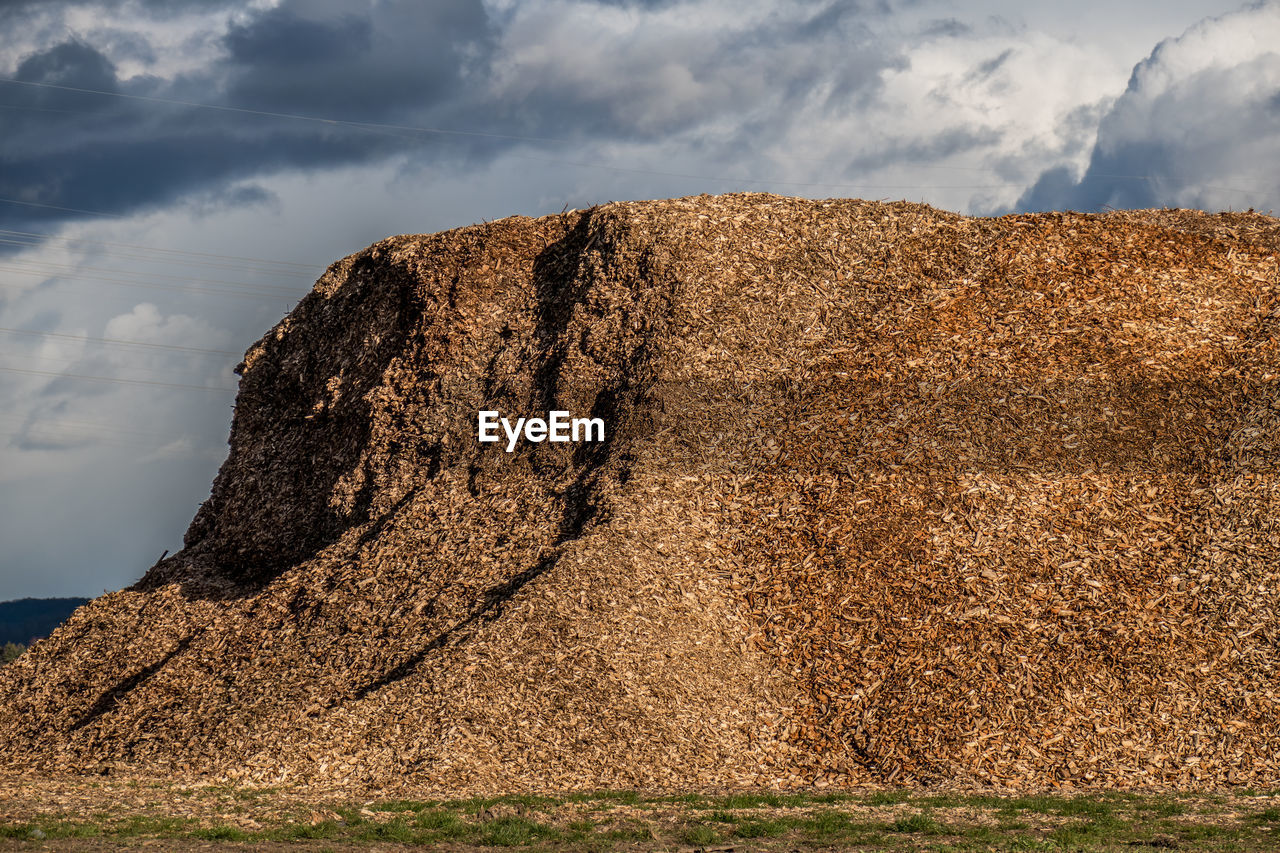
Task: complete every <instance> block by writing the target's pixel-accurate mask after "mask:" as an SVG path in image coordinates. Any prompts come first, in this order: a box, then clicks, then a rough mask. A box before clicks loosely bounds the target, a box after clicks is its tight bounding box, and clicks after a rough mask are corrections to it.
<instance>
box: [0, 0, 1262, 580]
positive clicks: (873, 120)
mask: <svg viewBox="0 0 1280 853" xmlns="http://www.w3.org/2000/svg"><path fill="white" fill-rule="evenodd" d="M1278 45H1280V0H1270V2H1261V3H1250V4H1243V5H1242V4H1240V3H1236V2H1219V0H1134V2H1115V0H1108V2H1102V0H1081V2H1076V3H1073V4H1065V3H1059V2H1053V3H1048V2H1026V0H1020V2H1013V0H977V2H972V0H971V1H970V2H960V0H866V2H862V0H850V2H841V0H834V2H832V0H819V2H810V1H809V0H789V2H760V0H525V1H524V2H515V0H431V2H421V0H367V2H336V0H297V1H296V2H295V0H282V1H281V2H276V0H251V2H233V0H198V2H197V0H0V128H2V130H0V600H6V599H12V598H20V597H24V596H37V597H43V596H71V595H83V596H95V595H100V594H102V593H103V592H105V591H109V590H115V589H119V588H121V587H124V586H127V585H129V584H130V583H132V582H134V581H135V580H137V579H138V578H139V577H140V576H141V575H142V573H143V572H145V571H146V569H147V568H148V567H149V566H150V565H152V564H153V563H154V562H155V561H156V560H157V559H158V558H159V557H160V556H161V554H162V553H163V552H164V551H166V550H168V551H171V552H172V551H176V550H178V549H179V548H180V547H181V542H182V534H183V533H184V532H185V530H186V527H187V524H188V522H189V521H190V519H191V517H192V516H193V515H194V514H195V511H196V508H197V507H198V506H199V504H200V502H201V501H203V500H204V499H205V498H207V497H208V494H209V487H210V484H211V482H212V479H213V476H214V474H215V473H216V471H217V469H218V466H219V465H220V464H221V462H222V460H223V459H224V458H225V457H226V453H227V445H226V440H227V433H228V429H229V426H230V419H231V413H232V404H233V403H234V399H235V387H236V376H235V375H234V374H233V372H232V368H233V367H234V366H235V365H236V363H237V362H238V361H239V360H240V357H241V355H242V354H243V352H244V350H245V349H247V348H248V347H249V345H251V344H252V343H253V342H254V341H255V340H257V339H258V338H259V337H261V336H262V334H263V333H265V332H266V331H267V330H268V329H269V328H270V327H271V326H272V325H274V323H275V322H277V321H278V320H279V319H280V318H281V317H282V316H284V315H285V314H287V313H288V312H289V310H290V309H291V308H292V306H293V305H294V304H296V302H297V301H298V300H299V299H300V298H301V297H302V296H303V295H305V294H306V292H307V291H308V290H309V288H310V286H311V284H312V283H313V282H314V280H315V278H316V277H318V276H319V274H320V273H321V272H322V271H323V270H324V268H325V267H326V266H327V265H328V264H329V263H330V262H332V261H333V260H336V259H337V258H340V257H342V256H344V255H346V254H349V253H351V252H354V251H357V250H359V249H361V248H363V247H364V246H366V245H368V244H369V243H371V242H374V241H375V240H379V239H381V238H383V237H386V236H389V235H392V234H401V233H429V232H434V231H439V230H443V229H447V228H453V227H457V226H462V225H467V224H471V223H474V222H479V221H483V220H491V219H498V218H501V217H504V216H509V215H512V214H523V215H530V216H536V215H541V214H547V213H557V212H559V211H561V210H562V209H564V208H565V207H568V208H571V209H572V208H583V207H588V206H590V205H592V204H596V203H604V202H608V201H620V200H626V199H643V198H666V197H673V196H683V195H693V194H697V193H724V192H736V191H743V190H751V191H769V192H775V193H780V194H785V195H796V196H805V197H812V198H827V197H856V198H868V199H880V200H897V199H907V200H909V201H918V202H925V203H928V204H931V205H934V206H936V207H940V208H944V209H948V210H954V211H959V212H962V213H967V214H973V215H999V214H1005V213H1010V212H1023V211H1036V210H1057V209H1073V210H1081V211H1101V210H1107V209H1110V208H1142V207H1193V208H1201V209H1205V210H1210V211H1217V210H1227V209H1231V210H1246V209H1250V208H1253V209H1257V210H1259V211H1262V212H1267V211H1272V210H1276V209H1280V168H1277V167H1276V164H1277V163H1280V52H1277V50H1280V48H1277V46H1278Z"/></svg>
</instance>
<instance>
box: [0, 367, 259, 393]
mask: <svg viewBox="0 0 1280 853" xmlns="http://www.w3.org/2000/svg"><path fill="white" fill-rule="evenodd" d="M0 370H2V371H4V372H6V373H21V374H25V375H29V376H51V377H53V378H55V379H81V380H87V381H90V382H116V383H120V384H122V385H152V386H155V387H159V388H185V389H189V390H193V391H218V392H224V393H227V394H234V393H235V392H236V389H235V388H224V387H221V386H215V385H190V384H187V383H185V382H159V381H156V380H151V379H121V378H119V377H114V376H91V375H87V374H83V373H61V372H57V371H53V370H28V369H25V368H21V367H0Z"/></svg>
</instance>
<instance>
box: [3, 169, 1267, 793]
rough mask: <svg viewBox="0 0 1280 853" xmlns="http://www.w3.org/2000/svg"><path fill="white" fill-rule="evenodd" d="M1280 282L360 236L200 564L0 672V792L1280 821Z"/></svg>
mask: <svg viewBox="0 0 1280 853" xmlns="http://www.w3.org/2000/svg"><path fill="white" fill-rule="evenodd" d="M1278 251H1280V223H1278V222H1277V221H1276V220H1274V219H1271V218H1268V217H1264V216H1260V215H1253V214H1220V215H1216V216H1215V215H1208V214H1202V213H1194V212H1187V211H1138V212H1125V213H1112V214H1107V215H1102V216H1086V215H1077V214H1037V215H1026V216H1012V217H1002V218H999V219H974V218H966V217H962V216H957V215H952V214H947V213H942V212H939V211H936V210H933V209H930V208H927V207H923V206H919V205H912V204H906V203H899V204H887V205H886V204H877V203H870V202H862V201H846V200H836V201H808V200H800V199H789V198H780V197H777V196H771V195H761V194H747V195H732V196H724V197H705V196H703V197H698V198H688V199H679V200H672V201H660V202H637V203H624V204H610V205H607V206H603V207H598V208H593V209H591V210H587V211H578V212H571V213H566V214H563V215H560V216H552V217H546V218H542V219H537V220H531V219H526V218H512V219H506V220H502V221H499V222H493V223H488V224H484V225H477V226H472V227H469V228H463V229H459V230H457V231H452V232H448V233H443V234H437V235H431V236H415V237H396V238H392V239H389V240H385V241H383V242H381V243H378V244H376V245H374V246H372V247H370V248H369V249H367V250H365V251H363V252H361V253H359V254H356V255H353V256H351V257H349V258H346V259H344V260H342V261H340V262H338V263H336V264H334V265H333V266H332V267H331V268H330V269H329V271H328V272H327V273H326V274H325V275H324V276H323V277H322V278H321V279H320V281H319V282H318V283H317V285H316V288H315V290H314V292H313V293H312V294H310V295H309V296H308V297H307V298H306V299H304V300H303V301H302V303H301V304H300V305H299V306H298V308H297V309H296V310H295V311H294V312H293V313H292V314H291V315H290V316H289V317H287V318H286V319H285V320H283V321H282V322H281V323H280V324H279V325H278V326H277V327H276V328H275V329H273V330H272V331H271V332H270V333H268V334H267V336H266V337H264V338H263V339H262V341H260V342H259V343H257V344H256V345H255V346H254V347H253V348H252V349H251V350H250V351H249V352H248V354H247V355H246V357H245V363H244V365H243V379H242V382H241V390H240V396H239V400H238V404H237V408H236V415H235V423H234V425H233V429H232V434H231V442H230V443H231V452H230V456H229V458H228V460H227V462H226V464H225V465H224V466H223V468H222V470H221V472H220V473H219V475H218V478H217V480H216V481H215V483H214V487H213V492H212V495H211V497H210V498H209V500H208V501H207V502H206V503H205V504H204V505H203V507H202V508H201V510H200V512H199V514H198V515H197V517H196V519H195V520H194V522H193V523H192V526H191V529H190V530H189V531H188V534H187V540H186V547H185V548H184V550H183V551H181V552H180V553H179V554H177V555H175V556H173V557H170V558H168V559H167V560H164V561H162V562H161V563H159V564H157V565H156V566H155V567H153V568H152V569H151V570H150V572H148V574H147V575H146V577H145V578H144V579H143V580H142V581H141V582H139V583H138V584H137V585H135V586H134V587H132V588H130V589H127V590H124V591H121V592H118V593H113V594H110V595H107V596H104V597H102V598H100V599H98V600H96V601H94V602H92V603H91V604H89V605H87V606H86V607H84V608H82V609H81V610H79V611H78V612H77V613H76V614H75V615H74V616H73V617H72V618H71V619H70V621H69V622H68V623H67V624H66V625H64V626H63V627H62V628H61V629H59V630H58V631H57V632H56V633H55V634H54V635H53V636H52V637H50V638H49V639H47V640H45V641H43V642H41V643H39V644H38V645H37V646H36V647H35V648H33V649H32V650H31V651H30V652H29V653H28V654H26V655H25V656H23V657H22V658H21V659H20V660H19V661H18V662H16V663H15V664H13V665H11V666H9V667H6V668H5V669H4V670H3V672H2V673H0V767H4V768H7V769H8V770H13V769H15V768H18V769H26V770H29V771H31V772H33V773H43V774H48V773H59V772H86V771H89V772H112V773H116V774H134V775H139V776H147V775H150V776H161V775H163V776H165V777H167V778H171V779H172V778H191V779H206V780H231V781H244V782H256V783H271V784H280V783H294V784H298V785H302V786H312V787H316V788H341V789H344V790H353V789H361V790H379V791H383V792H391V791H404V792H409V791H413V792H418V793H425V792H442V793H449V794H461V793H476V792H484V793H492V792H496V791H514V790H530V789H542V790H566V789H575V788H591V789H597V788H643V789H651V790H653V789H659V790H660V789H690V788H698V789H704V790H705V789H725V788H742V787H767V786H776V787H787V786H824V785H830V786H863V785H885V784H894V785H897V784H932V785H950V784H955V785H965V786H999V787H1005V786H1011V787H1019V788H1042V787H1051V786H1058V785H1074V786H1091V785H1096V786H1101V785H1107V786H1135V787H1148V788H1150V787H1161V786H1183V787H1200V788H1203V787H1212V786H1216V785H1222V784H1250V785H1262V784H1268V785H1275V784H1277V783H1280V714H1278V710H1280V709H1278V703H1280V696H1278V695H1277V687H1278V686H1280V681H1278V678H1280V673H1277V671H1276V665H1277V662H1278V661H1280V652H1278V651H1277V645H1276V644H1277V641H1280V624H1278V622H1277V614H1276V606H1275V602H1276V599H1277V585H1280V480H1278V478H1277V472H1278V470H1280V438H1277V436H1280V341H1278V338H1277V335H1278V333H1280V273H1278V271H1277V252H1278ZM482 409H497V410H499V411H501V412H502V413H503V414H504V415H506V416H509V417H512V418H514V417H519V416H530V415H542V414H544V413H545V412H547V411H548V410H552V409H563V410H568V411H571V412H573V413H574V414H576V415H579V416H584V415H587V414H590V415H591V416H594V417H602V418H604V419H605V422H606V424H607V440H606V441H605V442H603V443H600V444H579V445H575V444H549V443H543V444H536V445H535V444H523V445H522V446H521V447H520V448H519V449H518V450H517V451H516V452H514V453H511V454H508V453H506V452H505V449H504V446H503V444H480V443H478V442H477V440H476V415H477V412H478V411H479V410H482Z"/></svg>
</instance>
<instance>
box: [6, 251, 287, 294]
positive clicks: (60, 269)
mask: <svg viewBox="0 0 1280 853" xmlns="http://www.w3.org/2000/svg"><path fill="white" fill-rule="evenodd" d="M10 264H19V265H21V266H20V267H17V268H15V267H12V266H10V267H6V269H8V270H9V271H11V272H18V271H20V270H21V269H23V268H25V269H28V270H31V271H34V272H41V271H44V272H46V273H47V274H49V275H65V274H71V275H76V276H78V275H81V274H82V273H108V274H111V275H126V276H145V277H146V278H159V279H161V280H162V281H189V282H191V283H193V284H217V285H227V286H230V287H236V288H244V289H247V290H253V291H257V292H261V293H279V294H281V295H283V296H297V295H298V289H297V288H294V287H286V286H284V285H275V284H250V283H249V282H244V281H227V280H226V279H221V278H200V277H198V276H187V275H170V274H168V273H158V272H142V271H135V270H119V269H110V268H106V267H89V266H77V265H75V264H60V263H58V262H56V261H35V260H25V259H21V258H18V259H15V260H13V261H10ZM32 268H34V269H32Z"/></svg>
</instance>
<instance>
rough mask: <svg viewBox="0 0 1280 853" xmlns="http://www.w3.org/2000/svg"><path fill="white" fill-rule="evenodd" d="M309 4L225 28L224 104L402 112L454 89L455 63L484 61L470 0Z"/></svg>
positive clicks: (350, 114)
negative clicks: (359, 6) (324, 11)
mask: <svg viewBox="0 0 1280 853" xmlns="http://www.w3.org/2000/svg"><path fill="white" fill-rule="evenodd" d="M313 6H314V4H299V3H285V4H283V5H281V6H279V7H277V8H274V9H270V10H268V11H266V12H263V13H262V14H260V15H258V16H257V17H255V18H253V19H252V20H250V21H249V22H247V23H245V24H240V25H235V26H232V27H231V29H230V30H229V32H228V33H227V35H226V38H225V40H224V43H225V45H226V47H227V49H228V54H229V55H228V57H227V60H226V63H225V69H226V71H227V72H228V75H229V79H230V89H229V93H228V100H229V101H230V102H231V103H235V104H237V105H240V106H245V107H251V108H253V109H263V110H272V111H280V112H302V113H310V114H321V115H334V116H341V117H343V118H347V119H355V120H378V119H386V118H388V117H395V116H400V117H403V116H404V115H405V112H406V111H408V112H420V111H422V110H424V109H425V110H429V109H430V108H431V107H433V106H436V105H438V104H439V103H440V102H441V101H443V100H445V99H449V98H457V97H458V96H459V95H461V94H462V93H463V92H462V90H463V81H462V75H463V72H464V70H466V68H467V67H468V66H469V65H482V60H483V56H484V53H485V52H486V48H487V42H488V39H489V35H490V33H489V23H488V19H487V18H486V16H485V13H484V10H483V9H482V8H481V6H480V4H479V3H478V2H476V0H441V2H434V3H430V4H423V3H419V2H404V0H401V2H389V3H380V4H377V5H375V6H371V7H368V8H366V9H365V10H364V11H363V12H362V13H360V14H351V13H349V12H346V11H342V12H339V13H335V14H330V15H320V16H316V15H314V14H308V13H307V12H304V11H303V10H304V9H306V10H308V11H310V7H313ZM340 8H341V7H340Z"/></svg>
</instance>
